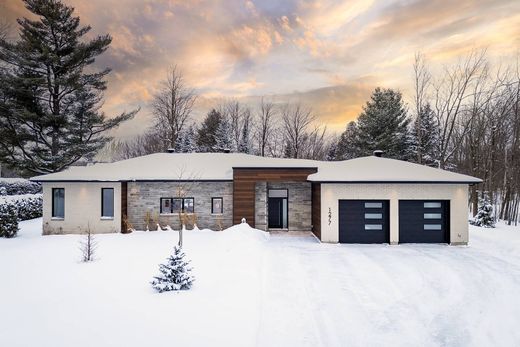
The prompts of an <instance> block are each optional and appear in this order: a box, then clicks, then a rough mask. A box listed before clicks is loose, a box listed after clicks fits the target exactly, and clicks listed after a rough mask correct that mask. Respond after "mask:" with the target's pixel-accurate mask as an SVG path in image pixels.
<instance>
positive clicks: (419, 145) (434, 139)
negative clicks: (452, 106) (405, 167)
mask: <svg viewBox="0 0 520 347" xmlns="http://www.w3.org/2000/svg"><path fill="white" fill-rule="evenodd" d="M439 136H440V127H439V123H438V122H437V119H436V117H435V113H434V112H433V110H432V109H431V107H430V105H429V104H426V105H425V106H424V107H423V108H422V109H421V110H420V112H419V114H418V116H417V118H416V119H415V122H414V124H413V127H412V134H411V137H412V142H413V145H412V151H413V154H414V156H413V159H414V160H416V161H417V162H418V163H419V164H424V165H428V166H433V167H437V166H438V165H439V160H438V159H437V155H436V154H437V149H438V144H439V142H438V141H439Z"/></svg>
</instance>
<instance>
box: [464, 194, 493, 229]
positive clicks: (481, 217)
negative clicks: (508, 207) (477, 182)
mask: <svg viewBox="0 0 520 347" xmlns="http://www.w3.org/2000/svg"><path fill="white" fill-rule="evenodd" d="M470 223H471V224H472V225H476V226H479V227H484V228H494V227H495V218H494V217H493V205H491V201H489V198H488V195H487V194H484V196H483V197H481V198H480V199H479V202H478V211H477V215H476V216H475V217H473V220H471V221H470Z"/></svg>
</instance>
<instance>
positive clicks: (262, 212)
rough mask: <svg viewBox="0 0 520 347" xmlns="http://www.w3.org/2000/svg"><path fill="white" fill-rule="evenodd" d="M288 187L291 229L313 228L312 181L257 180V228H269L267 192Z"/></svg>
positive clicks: (305, 229) (304, 229) (306, 229)
mask: <svg viewBox="0 0 520 347" xmlns="http://www.w3.org/2000/svg"><path fill="white" fill-rule="evenodd" d="M269 189H288V193H289V230H290V231H311V230H312V191H311V183H310V182H257V183H256V185H255V222H256V225H255V228H257V229H260V230H267V229H268V228H267V218H268V216H267V192H268V190H269Z"/></svg>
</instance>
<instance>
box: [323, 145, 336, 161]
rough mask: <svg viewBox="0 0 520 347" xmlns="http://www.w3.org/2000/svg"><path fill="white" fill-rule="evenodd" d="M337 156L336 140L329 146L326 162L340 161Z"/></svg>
mask: <svg viewBox="0 0 520 347" xmlns="http://www.w3.org/2000/svg"><path fill="white" fill-rule="evenodd" d="M337 155H338V141H336V140H334V141H333V142H332V143H331V144H330V146H329V150H328V151H327V157H326V158H325V160H326V161H334V160H338V159H337Z"/></svg>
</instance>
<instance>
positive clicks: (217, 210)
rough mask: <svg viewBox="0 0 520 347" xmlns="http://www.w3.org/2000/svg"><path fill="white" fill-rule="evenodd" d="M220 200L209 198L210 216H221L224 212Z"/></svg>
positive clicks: (221, 200)
mask: <svg viewBox="0 0 520 347" xmlns="http://www.w3.org/2000/svg"><path fill="white" fill-rule="evenodd" d="M223 205H224V204H223V199H222V198H211V213H212V214H222V213H223V212H224V206H223Z"/></svg>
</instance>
